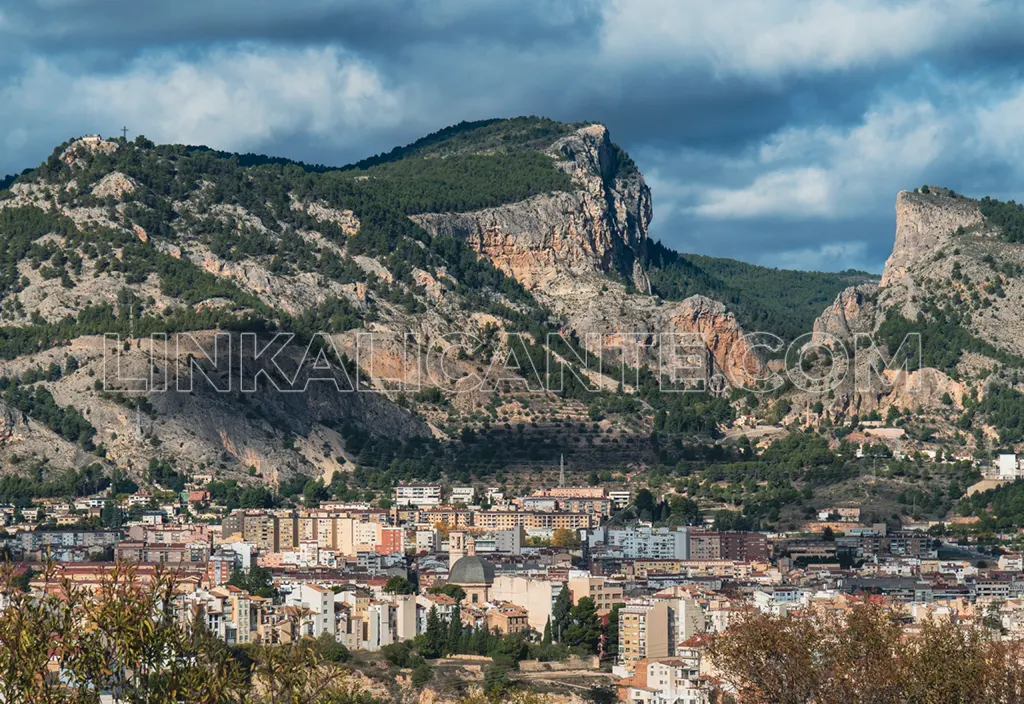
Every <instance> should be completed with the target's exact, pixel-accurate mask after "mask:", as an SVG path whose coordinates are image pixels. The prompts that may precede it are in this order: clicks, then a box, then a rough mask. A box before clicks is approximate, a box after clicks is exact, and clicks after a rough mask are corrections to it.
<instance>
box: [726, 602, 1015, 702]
mask: <svg viewBox="0 0 1024 704" xmlns="http://www.w3.org/2000/svg"><path fill="white" fill-rule="evenodd" d="M1022 652H1024V650H1022V643H1021V641H1015V642H1005V641H1002V640H1001V639H1000V638H999V636H998V635H997V634H992V633H991V632H989V631H987V630H985V629H984V628H981V627H979V626H976V625H964V624H958V623H956V622H954V621H953V620H952V619H929V620H926V621H925V622H923V623H922V624H921V629H920V632H919V633H918V634H917V635H916V636H914V637H907V636H906V634H905V633H904V630H903V627H902V624H901V623H900V621H899V614H898V613H896V612H893V611H890V610H888V609H886V608H885V607H882V606H880V605H877V604H874V603H871V602H870V601H867V600H865V601H863V602H860V603H857V604H855V605H854V606H853V608H851V609H850V611H849V613H847V614H845V615H843V616H840V615H835V614H831V613H821V612H819V613H813V614H811V615H808V616H799V617H797V616H792V615H790V616H782V617H780V616H770V615H766V614H761V613H758V612H755V611H750V612H747V613H744V614H742V615H740V616H739V617H738V618H737V619H736V620H735V621H734V622H733V624H732V625H731V626H730V627H729V629H728V630H727V631H725V632H723V633H720V634H716V635H715V636H714V637H713V638H712V639H711V641H710V642H709V645H708V654H709V656H710V658H711V660H712V662H713V663H714V666H715V667H716V668H717V669H718V670H719V672H720V675H721V677H722V678H723V679H724V680H725V681H726V682H728V683H729V684H731V685H732V686H733V688H734V689H735V695H734V696H735V697H736V699H737V700H738V701H739V702H779V703H789V702H792V703H793V704H798V703H799V704H803V703H804V702H809V701H813V702H820V703H821V704H833V703H834V704H839V703H840V702H982V701H1019V700H1020V698H1021V697H1022V696H1024V677H1022V676H1024V663H1022V660H1021V659H1020V658H1021V655H1022Z"/></svg>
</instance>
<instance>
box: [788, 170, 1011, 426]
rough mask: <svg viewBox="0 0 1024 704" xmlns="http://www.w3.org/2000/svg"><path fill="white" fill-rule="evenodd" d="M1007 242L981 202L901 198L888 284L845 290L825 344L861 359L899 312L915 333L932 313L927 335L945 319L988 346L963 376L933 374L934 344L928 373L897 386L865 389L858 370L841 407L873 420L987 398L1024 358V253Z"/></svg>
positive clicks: (920, 195)
mask: <svg viewBox="0 0 1024 704" xmlns="http://www.w3.org/2000/svg"><path fill="white" fill-rule="evenodd" d="M1000 235H1001V232H1000V230H999V228H998V227H996V226H995V225H993V224H992V223H991V222H989V221H988V220H987V219H986V218H985V216H984V215H983V214H982V212H981V209H980V206H979V201H976V200H973V199H971V198H966V197H964V196H961V195H959V194H957V193H954V192H953V191H950V190H948V189H944V188H936V187H926V188H922V189H918V190H915V191H902V192H900V193H899V194H898V196H897V198H896V233H895V240H894V243H893V249H892V253H891V255H890V256H889V258H888V260H887V261H886V264H885V269H884V271H883V274H882V277H881V280H880V281H879V283H878V284H877V286H876V285H873V284H868V285H862V286H857V287H853V288H848V289H846V290H844V291H843V292H841V293H840V294H839V295H838V296H837V297H836V300H835V301H834V303H833V304H832V305H831V306H830V307H829V308H827V309H826V310H825V311H823V313H822V314H821V316H820V317H819V318H818V319H817V320H816V321H815V323H814V329H813V332H814V338H813V339H814V342H815V344H818V343H823V342H824V343H831V342H834V341H839V342H840V343H843V344H845V345H846V346H847V349H848V351H849V352H850V353H851V355H852V354H853V353H854V349H853V346H852V345H850V344H849V343H850V342H851V341H852V340H853V337H854V335H855V334H857V333H874V332H876V331H878V329H879V326H881V325H882V323H883V322H884V321H885V320H886V318H887V316H889V315H890V314H898V315H901V316H903V317H904V318H906V319H907V320H908V321H912V322H911V326H913V324H915V322H914V321H917V320H918V315H919V314H922V313H923V315H924V317H923V318H922V319H921V320H922V322H921V323H920V326H921V327H922V330H921V332H927V330H928V326H929V325H930V324H931V321H932V320H933V319H934V317H935V316H936V315H940V316H942V317H944V318H945V319H947V320H955V321H956V322H955V325H956V326H957V327H959V328H962V329H963V330H964V332H965V334H968V335H970V336H971V337H973V338H974V339H975V340H977V341H978V342H977V343H976V344H975V346H974V348H973V349H974V352H971V353H963V354H961V357H960V361H959V362H958V363H957V364H956V365H955V369H942V370H940V369H935V368H929V367H928V364H929V362H930V361H931V360H930V358H929V350H928V349H927V347H926V349H925V350H924V359H923V365H924V367H923V368H921V369H920V370H919V371H917V372H915V373H913V374H911V375H910V376H909V377H908V378H906V379H905V380H904V381H905V383H903V382H901V383H900V384H898V385H896V386H894V387H892V388H887V386H886V384H884V383H873V384H871V385H870V386H869V387H868V388H855V385H854V384H853V379H852V377H853V375H852V372H851V375H850V378H848V379H847V380H846V381H845V382H844V383H843V384H841V385H840V386H839V387H838V388H837V389H836V390H835V393H834V397H835V403H834V404H833V407H834V408H835V410H837V411H839V412H845V413H851V414H852V413H859V414H861V415H863V414H864V413H869V412H871V411H875V410H880V411H883V412H884V411H885V410H886V409H887V408H888V407H889V406H895V407H897V408H900V409H914V410H916V411H922V410H929V409H930V410H935V409H942V408H943V406H951V407H952V408H953V409H956V408H959V407H960V406H961V403H962V399H963V397H964V395H965V394H967V393H968V392H971V393H974V394H983V393H984V391H985V387H986V385H987V381H991V380H992V379H993V378H994V377H991V376H990V375H991V373H992V371H993V370H994V369H997V368H998V367H999V366H1000V365H1001V364H1005V363H1006V359H1005V358H1003V359H1002V361H998V360H997V359H995V358H994V357H996V356H998V355H1000V354H1002V353H1006V354H1010V355H1018V356H1019V355H1021V354H1022V353H1024V316H1022V315H1021V313H1020V309H1019V301H1020V300H1021V296H1024V282H1022V281H1021V280H1020V277H1019V276H1016V275H1014V272H1015V271H1019V270H1020V268H1021V266H1024V249H1022V248H1021V247H1020V245H1018V244H1014V243H1011V242H1008V241H1007V240H1006V238H1004V237H1002V236H1000ZM934 334H936V333H933V335H934ZM946 334H950V333H948V332H947V333H946ZM985 345H988V346H990V347H989V348H988V349H989V351H988V352H985V351H984V349H985V348H984V347H983V346H985ZM881 352H882V353H883V355H884V354H885V348H884V346H882V347H881ZM859 362H860V363H861V364H862V365H863V364H867V363H868V362H867V361H866V360H864V359H861V360H859ZM863 378H867V375H865V376H864V377H863ZM944 399H945V401H944ZM950 400H951V401H952V403H951V404H950ZM798 410H799V409H798Z"/></svg>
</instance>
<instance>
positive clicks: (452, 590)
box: [427, 583, 466, 601]
mask: <svg viewBox="0 0 1024 704" xmlns="http://www.w3.org/2000/svg"><path fill="white" fill-rule="evenodd" d="M427 594H444V595H445V596H450V597H451V598H452V599H454V600H455V601H462V600H463V599H465V598H466V590H465V589H463V588H462V587H460V586H459V585H458V584H438V583H434V584H432V585H431V586H430V589H428V590H427Z"/></svg>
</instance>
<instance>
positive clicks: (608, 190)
mask: <svg viewBox="0 0 1024 704" xmlns="http://www.w3.org/2000/svg"><path fill="white" fill-rule="evenodd" d="M548 153H549V154H550V155H551V157H552V158H553V159H556V162H555V163H556V165H557V166H558V167H559V168H561V169H562V170H564V171H565V172H566V173H568V174H569V175H570V177H571V178H572V181H573V184H574V185H575V186H576V188H575V189H574V190H573V191H571V192H560V193H552V194H547V195H540V196H535V197H533V198H530V199H528V200H525V201H522V202H519V203H512V204H510V205H503V206H500V207H496V208H485V209H483V210H477V211H473V212H468V213H428V214H424V215H415V216H413V219H414V220H415V221H416V222H418V223H419V224H420V225H421V226H423V227H424V228H425V229H427V230H428V231H429V232H431V233H432V234H434V235H452V236H455V237H458V238H461V239H464V240H466V241H467V242H468V243H469V244H470V246H472V247H473V249H475V250H476V251H477V252H479V253H480V254H482V255H484V256H486V257H487V258H488V259H490V260H491V261H492V262H493V263H494V264H495V266H497V267H498V268H499V269H501V270H502V271H503V272H505V273H506V274H509V275H511V276H513V277H515V278H516V279H517V280H518V281H519V282H521V283H522V284H523V285H524V286H526V288H528V289H531V290H537V289H544V288H545V287H548V286H550V285H551V284H552V283H553V282H554V281H555V280H556V279H558V278H559V277H560V276H563V275H564V274H566V273H573V274H577V275H579V274H588V273H592V272H598V273H602V274H612V273H618V274H621V275H623V276H624V277H625V278H626V279H627V280H630V281H631V282H632V284H633V286H634V287H635V288H636V289H637V290H638V291H639V292H641V293H650V290H651V285H650V282H649V281H648V279H647V275H646V274H645V273H644V271H643V267H641V266H639V261H640V260H641V259H642V258H643V256H642V252H643V248H644V245H645V243H646V241H647V226H648V223H649V222H650V221H651V217H652V210H651V192H650V189H649V188H648V187H647V184H646V183H644V180H643V176H641V175H640V173H639V172H638V171H636V170H621V169H619V167H618V163H619V162H618V152H617V149H616V147H615V146H614V145H613V144H612V142H611V140H610V139H609V137H608V130H607V129H606V128H605V127H604V126H603V125H590V126H587V127H584V128H582V129H580V130H577V131H576V132H574V133H573V134H571V135H568V136H567V137H564V138H562V139H560V140H558V141H557V142H555V143H554V144H553V145H552V146H551V147H550V149H549V150H548ZM620 171H621V173H620Z"/></svg>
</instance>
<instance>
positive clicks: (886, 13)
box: [601, 0, 1024, 79]
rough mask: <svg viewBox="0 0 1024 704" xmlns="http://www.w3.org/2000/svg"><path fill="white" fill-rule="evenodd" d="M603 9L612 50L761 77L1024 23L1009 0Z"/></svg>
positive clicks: (734, 1) (680, 2)
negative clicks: (993, 0)
mask: <svg viewBox="0 0 1024 704" xmlns="http://www.w3.org/2000/svg"><path fill="white" fill-rule="evenodd" d="M603 14H604V24H603V32H602V37H601V47H602V50H603V51H604V52H606V53H607V54H608V55H609V56H610V57H613V58H616V59H619V60H628V61H637V60H644V61H648V62H651V61H655V62H658V63H659V64H660V65H661V66H662V67H664V68H670V67H671V66H672V64H673V63H674V64H676V68H677V69H688V68H691V67H693V66H709V67H710V68H711V70H712V71H713V72H714V73H715V74H716V75H718V76H722V77H728V76H736V75H744V76H753V77H757V78H762V79H764V78H778V77H780V76H784V75H786V74H791V73H792V74H813V73H819V72H832V71H840V70H848V69H854V68H860V67H865V66H875V65H878V64H881V63H885V62H891V61H899V60H903V59H907V58H911V57H914V56H916V55H919V54H922V53H926V52H931V51H936V50H942V51H948V50H950V49H951V48H956V47H958V46H961V45H965V44H968V43H970V42H972V41H975V40H977V39H978V38H979V35H980V36H985V35H992V34H1002V33H1003V32H1005V31H1006V30H1008V29H1009V28H1010V27H1012V26H1016V27H1017V29H1018V30H1019V29H1020V27H1021V25H1022V23H1024V17H1022V14H1021V10H1020V8H1019V7H1018V6H1017V5H1016V4H1015V3H1012V2H990V1H988V0H913V1H910V2H899V3H894V2H888V1H886V0H861V1H860V2H841V1H839V0H818V1H817V2H793V1H792V0H758V1H757V2H750V1H749V0H718V1H717V2H713V3H708V2H702V1H701V0H610V1H609V2H607V3H606V4H605V5H604V9H603ZM1008 25H1009V26H1008Z"/></svg>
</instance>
